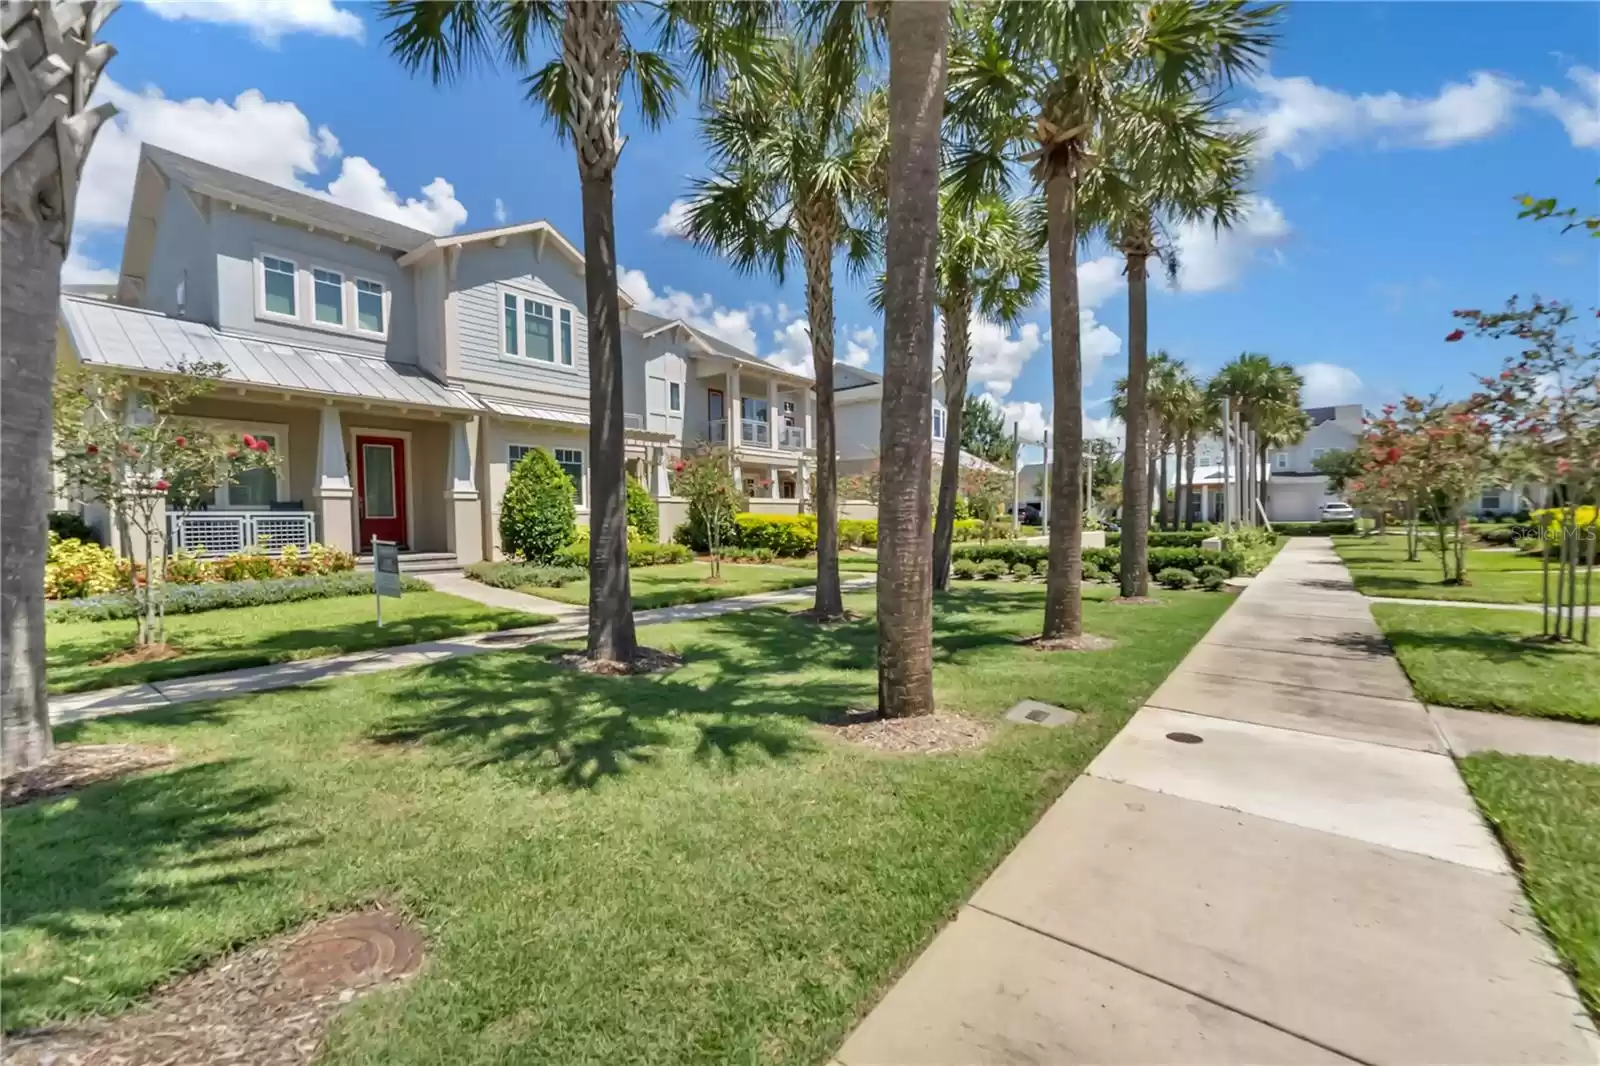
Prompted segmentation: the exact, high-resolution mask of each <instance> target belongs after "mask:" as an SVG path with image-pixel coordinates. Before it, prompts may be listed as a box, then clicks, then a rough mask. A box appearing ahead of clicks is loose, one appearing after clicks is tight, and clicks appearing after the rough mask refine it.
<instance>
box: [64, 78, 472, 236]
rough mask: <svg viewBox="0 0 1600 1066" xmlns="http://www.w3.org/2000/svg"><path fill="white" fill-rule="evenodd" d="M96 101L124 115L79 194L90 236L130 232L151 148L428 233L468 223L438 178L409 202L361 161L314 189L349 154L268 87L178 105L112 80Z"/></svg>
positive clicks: (107, 133)
mask: <svg viewBox="0 0 1600 1066" xmlns="http://www.w3.org/2000/svg"><path fill="white" fill-rule="evenodd" d="M95 96H96V100H97V101H98V100H102V99H103V100H109V101H110V102H111V103H114V104H115V105H116V106H117V108H118V110H119V112H120V114H118V115H117V117H116V118H114V119H113V120H112V121H111V122H110V123H108V124H107V125H106V126H105V127H103V128H102V129H101V131H100V134H99V136H98V137H97V138H96V140H95V144H94V151H92V152H91V153H90V154H89V162H88V165H87V166H86V167H85V170H84V176H83V184H82V186H81V188H80V190H79V195H78V213H77V223H78V225H79V226H82V227H84V228H85V229H91V230H92V229H95V228H99V229H116V228H120V227H122V226H124V225H126V224H127V221H128V204H129V201H130V200H131V199H132V196H133V179H134V172H135V170H136V169H137V166H138V161H139V146H140V144H141V142H145V141H148V142H150V143H151V144H155V145H160V146H161V147H163V148H169V149H171V150H172V151H174V152H178V153H181V154H183V155H188V156H193V157H194V158H196V159H201V160H204V161H205V162H208V163H212V164H215V165H217V166H221V167H227V168H228V169H229V170H236V171H239V172H240V173H242V174H248V175H249V176H250V177H253V178H258V179H260V180H262V181H267V182H271V183H272V184H274V185H281V186H283V187H285V188H289V189H294V190H296V191H299V192H304V193H310V194H311V195H313V196H321V197H323V198H325V199H328V200H332V201H333V202H335V203H338V204H342V205H344V206H346V207H350V208H353V209H355V210H357V211H365V212H368V213H369V214H374V215H378V216H379V217H382V218H387V219H389V220H391V221H393V222H399V223H401V224H403V225H407V226H412V227H415V228H417V229H421V230H426V231H427V232H429V233H449V232H451V231H453V230H455V229H456V228H458V227H459V226H460V225H461V224H462V223H463V222H465V221H466V219H467V209H466V208H465V207H464V206H463V205H462V204H461V201H459V200H457V199H456V197H455V189H454V187H453V186H452V185H451V184H450V183H449V182H448V181H446V180H445V179H443V178H437V177H436V178H434V179H433V181H431V182H430V183H429V184H428V185H426V186H425V187H424V188H423V189H422V197H421V199H412V198H406V199H402V198H401V197H400V196H399V195H398V194H396V193H395V192H394V191H393V190H392V189H390V188H389V185H388V183H387V182H386V181H385V180H384V177H383V175H382V174H381V173H379V171H378V169H377V168H376V167H374V166H373V165H372V164H371V163H370V162H368V161H367V160H366V159H364V158H362V157H361V156H347V157H345V158H344V159H343V161H342V164H341V166H340V170H339V173H338V175H336V176H335V177H334V179H333V180H332V181H331V182H329V184H328V186H327V188H326V189H318V188H316V187H314V186H312V185H310V184H308V182H307V178H308V177H319V176H320V170H321V167H322V165H323V164H324V163H326V162H329V161H331V160H332V159H334V158H336V157H338V156H339V155H340V147H339V139H338V138H337V137H335V136H334V135H333V131H332V130H330V129H328V127H326V126H319V127H316V128H315V129H313V128H312V125H311V121H310V119H308V118H307V117H306V116H305V114H304V113H303V112H302V111H301V110H300V109H299V108H298V107H296V106H295V105H294V104H292V103H289V102H287V101H277V100H268V99H266V97H265V96H263V95H262V93H261V92H260V90H258V89H248V90H246V91H245V92H242V93H240V94H239V95H238V96H237V97H235V98H234V100H233V102H232V103H229V102H228V101H226V100H206V99H202V98H200V97H192V98H190V99H187V100H169V99H167V98H166V97H165V96H163V95H162V94H161V90H160V89H157V88H155V87H153V86H152V87H150V88H147V89H145V90H144V91H143V92H134V91H132V90H130V89H128V88H126V87H124V86H122V85H119V84H118V83H117V82H115V81H113V80H111V79H110V78H102V79H101V81H100V85H99V88H98V90H97V91H96V94H95Z"/></svg>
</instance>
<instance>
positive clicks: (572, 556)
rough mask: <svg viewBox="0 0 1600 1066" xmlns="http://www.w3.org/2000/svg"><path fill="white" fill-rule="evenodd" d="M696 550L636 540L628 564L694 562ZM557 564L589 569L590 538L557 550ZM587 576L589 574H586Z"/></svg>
mask: <svg viewBox="0 0 1600 1066" xmlns="http://www.w3.org/2000/svg"><path fill="white" fill-rule="evenodd" d="M692 562H694V552H692V551H690V550H689V549H688V548H685V547H684V546H683V545H682V544H651V543H650V542H649V541H640V540H635V541H631V542H630V543H629V544H628V565H629V566H630V567H634V566H666V565H668V564H670V563H692ZM555 565H556V566H558V567H568V568H574V569H579V570H583V571H587V570H588V569H589V538H587V537H583V538H581V539H579V540H577V541H574V542H573V543H571V544H568V545H567V546H566V547H565V548H562V549H561V550H560V551H558V552H556V557H555ZM586 576H587V575H586Z"/></svg>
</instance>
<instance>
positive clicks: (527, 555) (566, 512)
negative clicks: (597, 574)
mask: <svg viewBox="0 0 1600 1066" xmlns="http://www.w3.org/2000/svg"><path fill="white" fill-rule="evenodd" d="M577 521H578V509H577V504H576V503H575V502H574V501H573V498H572V479H571V478H569V477H567V472H566V471H565V470H563V469H561V466H560V464H558V463H557V462H556V459H555V456H554V455H551V454H550V452H548V451H546V450H545V449H544V448H535V449H534V450H533V451H531V452H529V453H528V454H526V455H524V456H523V457H522V458H521V459H519V460H517V465H516V466H514V467H512V468H511V477H510V478H509V479H508V480H507V481H506V491H505V495H504V496H502V497H501V498H500V547H501V548H502V549H504V551H505V553H506V554H507V555H514V556H517V557H519V558H522V559H525V560H527V561H528V562H530V563H549V562H551V561H552V560H554V559H555V558H556V557H557V556H558V555H559V554H560V553H561V552H562V551H563V550H564V549H565V548H567V547H568V546H570V545H571V544H572V541H573V539H574V538H575V537H577V535H578V531H577Z"/></svg>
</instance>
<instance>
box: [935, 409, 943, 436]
mask: <svg viewBox="0 0 1600 1066" xmlns="http://www.w3.org/2000/svg"><path fill="white" fill-rule="evenodd" d="M933 439H934V440H944V405H943V404H937V403H936V404H934V405H933Z"/></svg>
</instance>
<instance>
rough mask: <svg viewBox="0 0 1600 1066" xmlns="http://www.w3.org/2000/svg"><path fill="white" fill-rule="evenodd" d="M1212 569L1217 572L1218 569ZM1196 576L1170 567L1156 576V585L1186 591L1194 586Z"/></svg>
mask: <svg viewBox="0 0 1600 1066" xmlns="http://www.w3.org/2000/svg"><path fill="white" fill-rule="evenodd" d="M1210 569H1213V570H1216V569H1218V568H1217V567H1211V568H1210ZM1194 581H1195V576H1194V575H1193V574H1191V573H1190V572H1189V571H1187V570H1179V569H1178V568H1177V567H1176V566H1169V567H1167V568H1166V569H1165V570H1162V571H1161V572H1160V573H1158V574H1157V575H1156V583H1157V584H1159V585H1161V586H1162V587H1163V588H1169V589H1186V588H1189V587H1190V586H1191V585H1193V584H1194Z"/></svg>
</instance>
